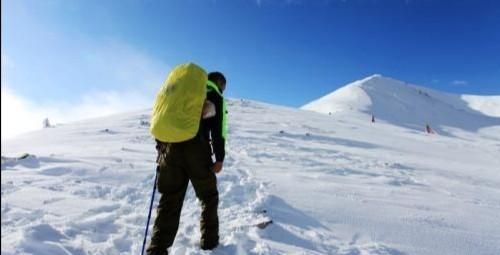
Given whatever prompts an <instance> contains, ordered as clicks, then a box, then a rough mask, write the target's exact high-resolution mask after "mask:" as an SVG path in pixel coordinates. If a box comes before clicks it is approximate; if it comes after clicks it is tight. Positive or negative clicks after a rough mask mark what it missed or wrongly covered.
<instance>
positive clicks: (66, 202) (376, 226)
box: [1, 94, 500, 255]
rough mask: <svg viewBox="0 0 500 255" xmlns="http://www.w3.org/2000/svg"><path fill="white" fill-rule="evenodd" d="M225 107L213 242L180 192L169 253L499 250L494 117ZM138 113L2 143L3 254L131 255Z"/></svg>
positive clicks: (149, 152) (137, 227) (139, 157)
mask: <svg viewBox="0 0 500 255" xmlns="http://www.w3.org/2000/svg"><path fill="white" fill-rule="evenodd" d="M362 96H363V95H362V94H360V95H359V97H360V100H362V99H363V98H362ZM363 100H364V99H363ZM229 112H230V133H229V136H230V138H229V144H228V154H227V160H226V164H225V168H224V169H223V172H222V173H221V174H219V175H218V185H219V191H220V207H219V214H220V224H221V229H220V231H221V233H220V234H221V245H220V247H219V248H217V249H216V250H215V251H213V252H207V251H201V250H199V249H198V248H197V242H198V240H199V237H200V235H199V231H198V228H199V225H198V224H199V223H198V219H199V214H200V208H199V205H198V203H197V201H196V198H195V196H194V192H193V191H192V189H190V190H189V192H188V194H187V198H186V201H185V204H184V208H183V212H182V218H181V225H180V228H179V233H178V235H177V238H176V241H175V243H174V246H173V247H172V250H171V254H179V255H180V254H341V255H354V254H360V255H366V254H374V255H381V254H385V255H388V254H390V255H400V254H411V255H413V254H416V255H432V254H436V255H446V254H450V255H452V254H453V255H460V254H464V255H465V254H478V255H486V254H488V255H493V254H500V252H499V251H500V249H499V247H500V218H499V217H498V215H500V172H499V167H498V166H500V158H499V157H498V155H500V125H489V126H485V127H480V126H478V127H477V129H476V130H466V129H451V130H449V132H450V134H452V136H439V135H427V134H425V133H423V132H421V131H416V130H414V129H408V128H405V127H401V126H395V125H391V124H389V123H382V122H376V123H371V122H370V121H369V120H367V119H366V116H365V115H338V116H336V117H334V118H332V116H328V115H324V114H318V113H314V112H309V111H301V110H297V109H291V108H285V107H279V106H273V105H267V104H262V103H257V102H251V101H247V100H233V101H231V102H230V105H229ZM470 114H471V115H472V114H475V113H473V112H471V113H470ZM148 120H149V111H140V112H133V113H127V114H122V115H115V116H110V117H107V118H99V119H93V120H86V121H81V122H76V123H70V124H66V125H60V126H57V127H55V128H47V129H43V130H40V131H37V132H33V133H30V134H26V135H24V136H21V137H19V138H16V139H13V140H7V141H5V142H4V143H2V171H1V174H2V178H1V179H2V180H1V185H2V186H1V187H2V188H1V189H2V199H1V218H2V245H1V251H2V252H1V253H2V255H10V254H37V255H40V254H41V255H45V254H47V255H49V254H50V255H59V254H106V255H113V254H139V253H140V247H141V244H142V238H143V232H144V224H145V222H146V217H147V209H148V203H149V199H150V195H151V191H152V187H153V186H152V185H153V179H154V168H155V164H154V160H155V152H154V144H153V141H152V139H151V138H150V136H149V134H148ZM23 153H29V154H30V155H31V156H28V157H27V158H24V159H15V158H14V157H16V156H19V155H21V154H23ZM158 197H159V196H157V197H156V200H158ZM153 217H154V213H153ZM267 220H272V221H273V223H272V224H270V225H269V226H267V227H266V228H264V229H260V228H258V227H256V224H258V223H261V222H266V221H267Z"/></svg>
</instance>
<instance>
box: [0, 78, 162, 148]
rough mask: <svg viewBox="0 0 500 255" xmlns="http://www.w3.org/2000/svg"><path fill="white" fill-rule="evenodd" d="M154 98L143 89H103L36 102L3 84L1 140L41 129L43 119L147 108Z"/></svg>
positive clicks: (56, 120) (55, 120)
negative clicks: (76, 97)
mask: <svg viewBox="0 0 500 255" xmlns="http://www.w3.org/2000/svg"><path fill="white" fill-rule="evenodd" d="M153 99H154V97H153V96H151V95H147V94H145V93H144V92H142V91H102V92H95V93H89V94H86V95H84V96H82V97H81V99H79V100H78V101H76V102H67V101H61V102H58V103H44V104H38V103H34V102H32V101H30V100H28V99H26V98H24V97H22V96H20V95H18V94H16V93H15V92H14V91H13V90H12V89H11V88H10V87H8V86H2V139H5V138H12V137H15V136H16V135H19V134H22V133H25V132H29V131H34V130H37V129H41V128H42V121H43V120H44V119H45V118H49V120H50V122H51V123H52V124H58V123H65V122H70V121H76V120H80V119H86V118H92V117H100V116H106V115H110V114H114V113H119V112H126V111H131V110H138V109H146V108H148V107H151V105H152V103H153Z"/></svg>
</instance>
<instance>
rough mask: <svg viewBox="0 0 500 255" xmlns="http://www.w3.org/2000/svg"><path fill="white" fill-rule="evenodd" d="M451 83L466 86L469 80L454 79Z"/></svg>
mask: <svg viewBox="0 0 500 255" xmlns="http://www.w3.org/2000/svg"><path fill="white" fill-rule="evenodd" d="M451 84H453V85H457V86H465V85H467V84H469V83H468V82H467V81H464V80H454V81H452V82H451Z"/></svg>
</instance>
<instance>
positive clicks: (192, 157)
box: [147, 63, 227, 255]
mask: <svg viewBox="0 0 500 255" xmlns="http://www.w3.org/2000/svg"><path fill="white" fill-rule="evenodd" d="M185 76H187V77H185ZM179 77H180V78H179ZM208 79H210V80H208ZM225 82H226V80H225V78H224V76H223V75H222V74H221V73H218V74H215V75H214V74H212V73H211V74H210V75H209V76H208V77H207V74H206V73H205V71H204V70H203V69H201V67H198V66H196V65H195V64H191V63H190V64H185V65H180V66H178V67H176V68H174V70H173V71H172V72H171V73H170V75H169V77H168V79H167V82H166V83H165V84H164V86H163V87H162V89H161V90H160V93H158V96H157V99H156V102H155V106H154V108H153V116H152V122H151V133H152V134H153V136H155V138H156V149H157V151H158V157H157V174H158V180H157V183H156V184H157V187H158V191H159V193H160V194H161V198H160V202H159V205H158V208H157V216H156V219H155V222H154V227H153V231H152V237H151V242H150V244H149V247H148V248H147V254H148V255H166V254H168V250H167V249H168V248H169V247H171V246H172V244H173V242H174V239H175V235H176V233H177V229H178V227H179V219H180V215H181V209H182V204H183V202H184V196H185V194H186V189H187V186H188V182H189V181H191V184H192V186H193V188H194V191H195V193H196V196H197V198H198V199H199V200H200V202H201V208H202V213H201V221H200V230H201V240H200V248H201V249H203V250H212V249H214V248H215V247H217V245H218V244H219V220H218V214H217V207H218V203H219V193H218V190H217V178H216V176H215V174H216V173H219V172H220V171H221V170H222V165H223V160H224V142H225V141H224V139H225V132H226V131H225V130H227V129H226V128H225V126H224V125H225V123H222V121H223V120H225V119H226V118H225V104H224V99H223V97H222V91H223V90H224V89H225V85H226V84H225ZM214 85H215V87H213V86H214ZM200 86H201V88H202V90H200ZM199 91H203V95H198V94H196V95H193V93H199ZM169 93H170V94H169ZM214 93H216V95H214ZM207 94H208V96H207ZM177 96H178V98H175V99H174V97H177ZM184 98H185V99H184ZM206 99H210V102H211V103H212V104H213V105H214V106H215V109H216V112H215V115H214V116H211V117H209V118H207V119H205V120H202V117H203V116H202V115H203V114H205V110H204V109H203V107H204V106H207V105H210V103H208V104H207V103H206ZM183 100H191V101H188V102H189V104H190V106H195V107H184V108H186V109H175V110H173V111H172V110H170V111H169V109H168V108H169V107H178V105H184V106H186V105H187V104H186V103H185V102H186V101H183ZM167 102H170V104H168V103H167ZM171 102H175V103H171ZM182 111H187V112H182ZM169 112H170V114H171V115H175V114H177V115H178V116H170V115H169ZM179 112H182V115H179ZM162 114H163V115H162ZM179 118H181V119H182V118H187V119H189V121H179V120H178V119H179ZM186 123H190V124H189V125H188V126H183V125H186ZM172 125H174V127H173V126H172ZM186 130H189V132H187V133H186V132H185V131H186ZM188 134H189V135H188ZM207 134H208V135H209V136H207ZM208 137H211V138H212V143H213V145H214V149H213V150H214V152H215V158H216V160H217V161H216V162H215V163H214V162H212V155H211V148H210V144H209V140H208V139H207V138H208ZM186 138H188V139H186ZM162 139H163V140H162Z"/></svg>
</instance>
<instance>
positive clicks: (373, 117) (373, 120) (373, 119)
mask: <svg viewBox="0 0 500 255" xmlns="http://www.w3.org/2000/svg"><path fill="white" fill-rule="evenodd" d="M372 123H375V115H373V114H372Z"/></svg>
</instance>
